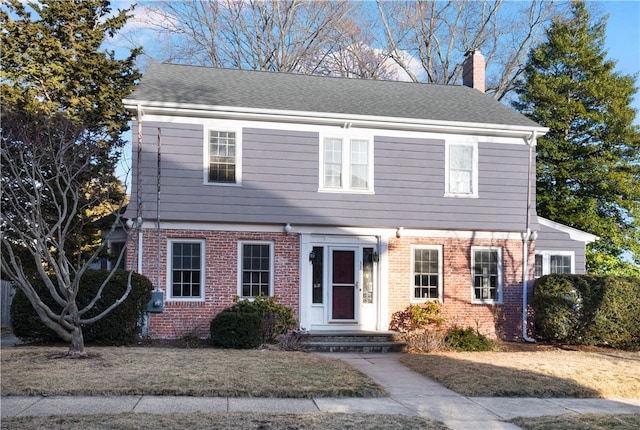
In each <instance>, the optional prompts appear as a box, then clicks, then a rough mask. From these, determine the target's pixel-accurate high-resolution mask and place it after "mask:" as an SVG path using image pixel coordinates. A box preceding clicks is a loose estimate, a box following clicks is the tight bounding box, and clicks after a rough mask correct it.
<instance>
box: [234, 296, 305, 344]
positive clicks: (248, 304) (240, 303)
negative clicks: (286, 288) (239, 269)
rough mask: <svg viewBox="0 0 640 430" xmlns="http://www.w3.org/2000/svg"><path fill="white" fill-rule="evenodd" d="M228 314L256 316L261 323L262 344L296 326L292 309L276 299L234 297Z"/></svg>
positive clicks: (271, 340)
mask: <svg viewBox="0 0 640 430" xmlns="http://www.w3.org/2000/svg"><path fill="white" fill-rule="evenodd" d="M233 301H234V302H235V303H234V304H233V306H231V307H230V308H229V309H227V310H228V311H230V312H248V313H253V314H257V315H258V316H259V317H260V319H261V321H262V340H263V342H273V341H275V339H276V337H277V336H278V335H282V334H286V333H287V332H289V330H292V329H294V328H296V327H297V326H298V321H296V319H295V318H294V316H293V309H291V308H289V307H287V306H284V305H281V304H280V303H278V298H277V297H267V296H258V297H254V298H251V299H241V298H239V297H237V296H236V297H234V299H233Z"/></svg>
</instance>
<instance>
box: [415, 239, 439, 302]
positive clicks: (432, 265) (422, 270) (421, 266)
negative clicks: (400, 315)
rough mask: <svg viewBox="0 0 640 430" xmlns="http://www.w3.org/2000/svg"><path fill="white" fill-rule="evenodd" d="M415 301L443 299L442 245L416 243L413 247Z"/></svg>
mask: <svg viewBox="0 0 640 430" xmlns="http://www.w3.org/2000/svg"><path fill="white" fill-rule="evenodd" d="M412 250H413V252H412V256H413V261H412V267H413V285H412V292H411V299H412V300H413V301H426V300H440V301H442V247H441V246H431V245H429V246H426V245H416V246H414V247H412Z"/></svg>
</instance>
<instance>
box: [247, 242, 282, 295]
mask: <svg viewBox="0 0 640 430" xmlns="http://www.w3.org/2000/svg"><path fill="white" fill-rule="evenodd" d="M239 255H240V258H239V266H240V267H239V274H238V277H239V284H240V285H239V288H238V289H239V296H240V297H258V296H272V295H273V273H274V266H273V243H271V242H240V243H239Z"/></svg>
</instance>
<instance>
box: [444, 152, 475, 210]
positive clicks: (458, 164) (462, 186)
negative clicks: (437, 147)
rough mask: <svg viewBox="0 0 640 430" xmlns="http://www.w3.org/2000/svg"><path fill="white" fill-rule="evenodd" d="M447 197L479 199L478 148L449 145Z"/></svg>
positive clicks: (446, 176) (446, 174)
mask: <svg viewBox="0 0 640 430" xmlns="http://www.w3.org/2000/svg"><path fill="white" fill-rule="evenodd" d="M445 159H446V161H445V163H446V166H445V196H447V197H478V146H477V145H476V144H475V143H447V146H446V157H445Z"/></svg>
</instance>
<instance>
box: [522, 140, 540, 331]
mask: <svg viewBox="0 0 640 430" xmlns="http://www.w3.org/2000/svg"><path fill="white" fill-rule="evenodd" d="M536 138H537V133H536V131H535V130H533V131H532V132H531V137H530V138H529V141H528V142H527V144H528V146H529V162H528V165H527V214H526V215H527V216H526V225H525V227H526V231H524V232H523V233H522V339H523V340H525V341H526V342H535V339H533V338H531V337H529V335H528V334H527V328H528V326H529V321H528V315H527V308H528V303H527V293H528V291H529V240H531V238H532V234H531V200H532V193H531V185H532V183H531V173H532V172H531V171H532V169H533V147H534V146H535V142H536Z"/></svg>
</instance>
